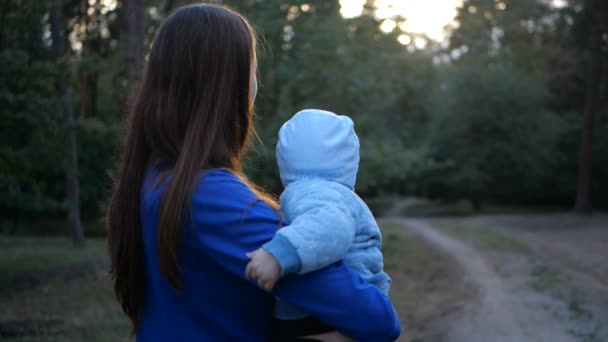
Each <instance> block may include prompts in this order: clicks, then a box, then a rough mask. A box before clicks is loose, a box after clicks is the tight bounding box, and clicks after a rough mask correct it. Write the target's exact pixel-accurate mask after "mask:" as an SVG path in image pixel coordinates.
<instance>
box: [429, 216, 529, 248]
mask: <svg viewBox="0 0 608 342" xmlns="http://www.w3.org/2000/svg"><path fill="white" fill-rule="evenodd" d="M436 226H437V227H439V228H440V229H441V230H443V231H444V232H446V233H448V234H450V235H452V236H454V237H457V238H459V239H462V240H465V241H468V242H471V243H473V244H476V245H478V246H479V247H481V248H485V249H491V250H497V251H511V252H520V253H529V252H530V251H531V249H530V247H529V246H528V245H526V244H525V243H524V242H522V241H520V240H517V239H514V238H512V237H509V236H507V235H505V234H503V233H501V232H500V231H499V230H497V229H494V228H492V227H490V226H489V225H485V224H478V223H476V224H467V223H460V222H459V223H454V222H437V223H436Z"/></svg>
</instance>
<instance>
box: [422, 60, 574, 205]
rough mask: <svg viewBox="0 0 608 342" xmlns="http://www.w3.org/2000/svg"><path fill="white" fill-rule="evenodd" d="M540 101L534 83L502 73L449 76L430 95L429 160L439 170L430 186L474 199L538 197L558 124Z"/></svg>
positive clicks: (469, 70) (553, 154)
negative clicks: (433, 113)
mask: <svg viewBox="0 0 608 342" xmlns="http://www.w3.org/2000/svg"><path fill="white" fill-rule="evenodd" d="M544 100H545V95H544V91H543V88H542V86H541V85H540V84H538V83H537V82H534V81H531V80H526V79H524V78H521V77H518V76H517V75H516V73H515V72H514V71H513V70H510V69H508V68H504V67H498V66H497V67H494V68H492V69H489V70H480V68H476V67H467V68H464V69H457V70H454V71H450V72H449V73H448V75H447V77H446V79H445V80H443V82H442V86H441V90H440V94H438V95H436V96H435V97H434V106H435V108H436V118H435V120H434V122H433V125H432V129H431V134H430V139H429V157H430V158H431V159H433V160H435V161H437V162H438V163H439V164H441V165H443V168H442V169H441V172H440V173H436V175H435V177H431V179H430V183H431V184H432V185H436V186H438V187H439V188H440V189H442V190H441V191H447V192H449V193H450V194H451V195H452V196H462V197H466V198H473V199H475V198H477V199H481V198H492V197H493V198H496V197H517V196H520V198H521V197H524V198H525V197H532V198H534V197H536V196H538V197H537V198H542V194H539V195H534V194H535V193H538V192H539V191H541V192H542V190H543V189H542V187H540V186H539V185H542V180H543V179H544V178H545V177H550V176H551V174H552V172H553V170H554V169H555V166H556V164H555V161H556V155H557V154H556V149H555V146H556V144H555V143H556V141H557V137H558V136H559V134H560V132H561V130H562V127H563V123H562V121H561V119H560V118H559V117H558V116H556V115H555V114H552V113H550V112H548V111H546V110H544V109H543V103H544ZM514 184H517V186H513V185H514Z"/></svg>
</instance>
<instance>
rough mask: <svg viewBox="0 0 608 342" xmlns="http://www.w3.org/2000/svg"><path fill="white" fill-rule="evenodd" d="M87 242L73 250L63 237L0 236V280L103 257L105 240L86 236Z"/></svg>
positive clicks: (8, 279)
mask: <svg viewBox="0 0 608 342" xmlns="http://www.w3.org/2000/svg"><path fill="white" fill-rule="evenodd" d="M87 243H88V245H87V247H86V248H81V249H76V248H72V247H71V242H70V241H69V240H68V239H66V238H59V237H45V238H40V237H0V249H1V250H2V257H1V258H0V282H7V281H11V280H14V279H16V278H18V277H20V276H21V275H26V274H32V273H36V272H42V271H45V272H47V271H53V270H56V269H60V268H63V267H66V266H69V265H72V264H76V263H80V264H82V263H87V262H94V261H96V260H103V259H104V258H105V257H106V250H105V240H102V239H89V240H88V241H87Z"/></svg>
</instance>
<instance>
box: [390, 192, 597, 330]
mask: <svg viewBox="0 0 608 342" xmlns="http://www.w3.org/2000/svg"><path fill="white" fill-rule="evenodd" d="M412 205H416V206H419V205H420V203H419V202H417V201H413V202H412V201H402V202H401V205H400V206H397V207H395V208H394V209H393V210H391V211H390V212H389V216H391V217H390V218H385V219H384V220H383V222H384V223H385V224H389V223H390V224H398V225H400V226H401V227H402V228H403V229H406V230H407V231H410V232H412V233H414V234H416V235H417V236H419V237H421V238H422V239H424V240H425V241H427V242H428V243H430V244H431V245H432V246H433V247H434V248H435V249H436V250H437V251H440V252H441V253H443V254H444V255H445V256H448V258H450V259H451V260H454V261H456V264H457V266H458V268H459V270H460V272H461V274H460V276H459V277H458V279H457V281H456V283H455V284H454V285H455V286H457V287H458V286H460V287H463V286H464V288H467V289H471V290H472V291H473V292H474V295H473V296H468V297H463V298H462V300H461V301H460V303H459V304H458V303H457V304H456V307H458V310H454V311H452V312H451V313H450V314H449V315H445V316H442V317H441V318H440V319H438V320H436V321H435V322H434V330H433V333H434V334H436V335H438V336H441V337H440V338H433V337H431V338H421V339H420V338H419V339H420V340H424V341H426V340H429V341H454V342H459V341H473V342H474V341H497V342H501V341H588V342H591V341H608V282H607V281H606V280H607V276H608V273H607V269H606V267H607V265H606V262H605V261H606V260H608V216H606V215H594V216H592V217H581V216H577V215H573V214H551V215H540V214H535V215H532V214H526V215H517V214H509V215H504V214H502V215H490V216H467V217H447V218H446V217H444V218H428V217H423V218H419V217H417V218H412V217H411V216H410V217H404V215H403V213H408V210H407V208H409V207H410V206H412ZM463 284H464V285H463ZM407 323H408V322H405V324H406V326H407ZM403 340H404V341H409V340H414V338H412V336H408V335H407V333H406V335H405V337H404V338H403Z"/></svg>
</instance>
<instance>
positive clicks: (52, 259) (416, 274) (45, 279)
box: [0, 226, 464, 342]
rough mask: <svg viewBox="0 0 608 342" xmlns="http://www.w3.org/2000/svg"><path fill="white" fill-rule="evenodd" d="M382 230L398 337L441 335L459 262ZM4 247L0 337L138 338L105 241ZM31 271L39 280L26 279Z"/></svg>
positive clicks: (402, 233) (8, 240)
mask: <svg viewBox="0 0 608 342" xmlns="http://www.w3.org/2000/svg"><path fill="white" fill-rule="evenodd" d="M382 231H383V234H384V254H385V268H386V271H387V272H388V273H389V274H390V276H391V277H392V279H393V283H392V288H391V297H392V299H393V302H394V303H395V307H396V308H397V310H398V312H399V315H400V317H401V319H402V322H403V326H404V335H403V337H402V339H401V340H400V341H408V342H410V341H411V342H414V341H417V342H423V341H433V340H436V339H437V338H436V335H433V334H434V333H432V332H430V330H432V329H431V328H430V327H429V326H430V324H431V323H432V322H433V321H434V319H435V318H437V317H440V316H441V315H443V314H444V313H445V312H449V311H450V310H452V309H453V308H454V303H455V302H456V301H457V300H458V299H460V298H461V297H462V296H463V295H464V294H463V292H462V291H460V290H459V286H458V281H455V280H457V279H459V278H458V275H457V272H458V271H457V268H455V267H453V265H452V264H451V262H450V261H449V260H447V259H446V258H445V257H444V256H443V255H440V254H437V252H435V251H434V250H433V249H432V248H430V247H429V246H428V245H427V244H426V243H425V242H424V241H422V240H420V239H419V238H418V237H417V236H415V235H413V234H412V233H411V232H409V231H408V230H406V229H404V228H403V227H399V226H385V227H383V229H382ZM0 248H1V249H2V254H1V255H0V289H5V291H0V303H1V305H0V340H1V341H7V342H8V341H21V342H29V341H32V342H33V341H37V342H40V341H49V342H50V341H130V340H133V339H132V338H131V337H129V326H128V321H127V319H126V318H125V316H124V315H123V314H122V312H121V310H120V307H119V305H118V304H117V302H116V300H115V299H114V296H113V293H112V283H111V280H110V279H109V278H108V275H107V273H106V269H107V259H106V253H105V242H104V240H102V239H90V240H88V245H87V247H86V248H84V249H74V248H72V247H71V245H70V242H69V240H67V239H65V238H57V237H19V236H18V237H0ZM57 274H61V276H58V275H57ZM30 278H36V281H35V282H34V284H33V285H32V284H31V283H28V282H24V281H22V280H23V279H30Z"/></svg>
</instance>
